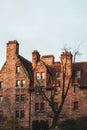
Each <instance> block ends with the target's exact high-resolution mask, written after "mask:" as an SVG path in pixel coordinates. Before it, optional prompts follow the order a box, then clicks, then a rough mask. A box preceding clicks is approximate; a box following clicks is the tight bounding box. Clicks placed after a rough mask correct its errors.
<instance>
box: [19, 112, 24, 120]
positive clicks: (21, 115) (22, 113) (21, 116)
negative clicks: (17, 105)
mask: <svg viewBox="0 0 87 130" xmlns="http://www.w3.org/2000/svg"><path fill="white" fill-rule="evenodd" d="M20 118H24V110H23V111H21V112H20Z"/></svg>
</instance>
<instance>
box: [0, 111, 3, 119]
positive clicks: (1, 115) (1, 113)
mask: <svg viewBox="0 0 87 130" xmlns="http://www.w3.org/2000/svg"><path fill="white" fill-rule="evenodd" d="M2 117H3V111H0V121H1V120H2Z"/></svg>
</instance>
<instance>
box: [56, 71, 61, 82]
mask: <svg viewBox="0 0 87 130" xmlns="http://www.w3.org/2000/svg"><path fill="white" fill-rule="evenodd" d="M56 79H57V80H58V79H60V71H58V72H56Z"/></svg>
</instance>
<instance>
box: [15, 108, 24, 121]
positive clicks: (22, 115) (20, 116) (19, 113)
mask: <svg viewBox="0 0 87 130" xmlns="http://www.w3.org/2000/svg"><path fill="white" fill-rule="evenodd" d="M15 116H16V118H20V119H23V118H24V110H21V111H20V110H17V111H16V113H15Z"/></svg>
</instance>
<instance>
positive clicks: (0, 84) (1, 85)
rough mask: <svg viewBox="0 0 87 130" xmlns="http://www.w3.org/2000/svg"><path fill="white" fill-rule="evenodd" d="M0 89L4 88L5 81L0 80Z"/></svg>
mask: <svg viewBox="0 0 87 130" xmlns="http://www.w3.org/2000/svg"><path fill="white" fill-rule="evenodd" d="M0 89H3V82H2V81H1V82H0Z"/></svg>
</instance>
